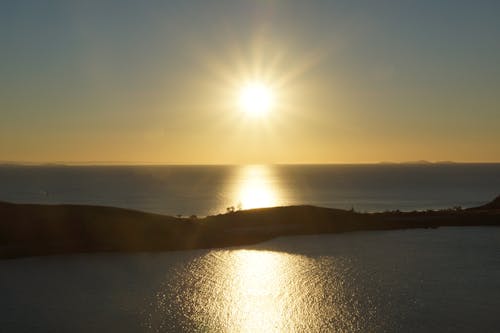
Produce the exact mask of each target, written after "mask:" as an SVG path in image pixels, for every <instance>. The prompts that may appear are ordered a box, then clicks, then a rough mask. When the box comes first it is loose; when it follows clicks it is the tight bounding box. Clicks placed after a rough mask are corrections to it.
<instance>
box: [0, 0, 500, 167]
mask: <svg viewBox="0 0 500 333" xmlns="http://www.w3.org/2000/svg"><path fill="white" fill-rule="evenodd" d="M0 6H1V8H0V9H1V10H0V40H1V41H2V45H3V46H2V49H3V50H4V51H2V53H1V54H0V73H1V75H0V115H1V118H0V161H18V162H36V163H38V162H40V163H45V162H68V163H88V162H94V163H111V162H112V163H182V164H239V163H367V162H379V161H394V162H398V161H414V160H430V161H444V160H454V161H462V162H500V145H499V144H498V142H500V131H499V130H498V129H499V128H500V100H499V99H498V94H499V90H498V87H500V66H498V59H500V44H499V43H498V40H499V38H500V24H499V23H498V22H499V21H498V18H497V17H496V15H495V14H496V13H498V10H499V9H500V5H499V4H498V2H491V1H478V2H469V3H465V2H464V3H462V2H456V1H440V2H439V3H437V2H435V1H409V2H404V3H403V2H399V1H397V2H396V1H394V2H390V1H382V2H377V4H374V2H372V1H361V2H356V4H354V3H351V2H341V1H329V2H326V1H307V2H303V1H269V2H264V1H254V2H251V1H214V2H210V3H208V2H204V1H199V2H196V1H194V2H189V3H187V2H184V1H178V2H177V1H169V2H168V3H163V4H144V3H142V4H141V3H132V2H126V3H123V2H117V1H115V2H114V1H108V2H100V1H99V2H86V3H85V4H69V3H64V2H62V3H58V2H51V3H49V4H47V3H45V4H41V3H40V2H38V1H32V2H30V1H28V2H23V3H22V4H19V3H15V2H12V3H8V4H2V5H0ZM248 82H259V83H262V84H263V85H265V86H266V87H268V88H269V89H270V91H271V92H272V96H273V105H272V107H271V108H270V110H269V112H267V113H265V115H261V116H258V117H254V116H250V115H248V114H247V113H245V112H242V108H241V106H240V105H238V99H239V98H240V97H239V95H240V93H241V90H242V87H244V86H245V84H246V83H248Z"/></svg>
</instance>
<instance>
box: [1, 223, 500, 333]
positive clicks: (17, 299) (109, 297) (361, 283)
mask: <svg viewBox="0 0 500 333" xmlns="http://www.w3.org/2000/svg"><path fill="white" fill-rule="evenodd" d="M499 244H500V228H495V227H491V228H487V227H483V228H467V227H464V228H439V229H436V230H404V231H381V232H356V233H349V234H336V235H315V236H314V235H313V236H297V237H283V238H278V239H275V240H272V241H269V242H265V243H261V244H258V245H255V246H250V247H245V248H227V249H214V250H197V251H184V252H182V251H181V252H165V253H154V254H148V253H138V254H91V255H73V256H52V257H40V258H25V259H16V260H3V261H0V286H1V287H0V288H1V295H2V297H1V298H0V322H1V325H2V330H3V331H5V332H27V331H29V332H110V331H116V332H220V331H225V332H303V331H306V330H307V331H312V332H319V331H329V332H346V331H349V332H367V331H369V332H498V331H500V319H499V317H498V309H499V308H500V245H499Z"/></svg>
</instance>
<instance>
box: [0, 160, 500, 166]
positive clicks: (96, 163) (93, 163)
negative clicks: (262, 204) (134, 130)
mask: <svg viewBox="0 0 500 333" xmlns="http://www.w3.org/2000/svg"><path fill="white" fill-rule="evenodd" d="M437 164H440V165H443V164H444V165H446V164H500V161H488V162H484V161H428V160H417V161H400V162H394V161H376V162H301V163H297V162H292V163H290V162H283V163H276V162H269V163H257V162H256V163H254V162H249V163H182V162H180V163H176V162H144V161H139V162H130V161H77V162H71V161H55V162H33V161H1V160H0V166H9V165H10V166H245V165H437Z"/></svg>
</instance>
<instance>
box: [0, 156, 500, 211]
mask: <svg viewBox="0 0 500 333" xmlns="http://www.w3.org/2000/svg"><path fill="white" fill-rule="evenodd" d="M498 194H500V164H423V165H404V164H403V165H401V164H395V165H391V164H389V165H385V164H377V165H246V166H83V167H82V166H8V165H4V166H0V200H3V201H12V202H25V203H33V202H35V203H50V204H56V203H74V204H96V205H106V206H116V207H123V208H132V209H138V210H143V211H148V212H154V213H162V214H169V215H179V214H180V215H193V214H195V215H201V216H204V215H210V214H218V213H222V212H225V211H226V209H227V208H228V207H231V206H232V207H234V208H235V209H240V208H241V209H249V208H257V207H268V206H278V205H297V204H310V205H317V206H323V207H334V208H345V209H351V208H354V209H355V210H356V211H380V210H395V209H400V210H420V209H428V208H449V207H454V206H462V207H470V206H475V205H480V204H483V203H485V202H488V201H490V200H492V199H493V198H494V197H495V196H497V195H498Z"/></svg>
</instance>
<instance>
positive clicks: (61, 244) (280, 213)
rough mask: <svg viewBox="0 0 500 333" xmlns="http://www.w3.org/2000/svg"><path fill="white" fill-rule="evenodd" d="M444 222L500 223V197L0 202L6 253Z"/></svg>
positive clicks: (258, 238)
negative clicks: (143, 206) (415, 205)
mask: <svg viewBox="0 0 500 333" xmlns="http://www.w3.org/2000/svg"><path fill="white" fill-rule="evenodd" d="M445 226H500V196H498V197H496V198H495V199H494V200H493V201H491V202H490V203H487V204H485V205H482V206H479V207H473V208H468V209H461V208H460V207H456V208H450V209H442V210H425V211H414V212H400V211H387V212H376V213H360V212H355V211H353V210H341V209H333V208H322V207H315V206H307V205H302V206H286V207H272V208H260V209H251V210H241V211H231V212H228V213H226V214H219V215H213V216H207V217H203V218H196V217H194V216H193V217H190V218H184V217H172V216H164V215H159V214H151V213H146V212H139V211H134V210H129V209H122V208H114V207H104V206H86V205H40V204H19V203H8V202H0V258H1V259H8V258H19V257H26V256H41V255H54V254H71V253H90V252H109V251H113V252H138V251H151V252H152V251H171V250H192V249H202V248H205V249H206V248H219V247H228V246H244V245H250V244H255V243H259V242H262V241H266V240H269V239H272V238H275V237H279V236H288V235H307V234H321V233H341V232H352V231H368V230H394V229H409V228H438V227H445Z"/></svg>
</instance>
